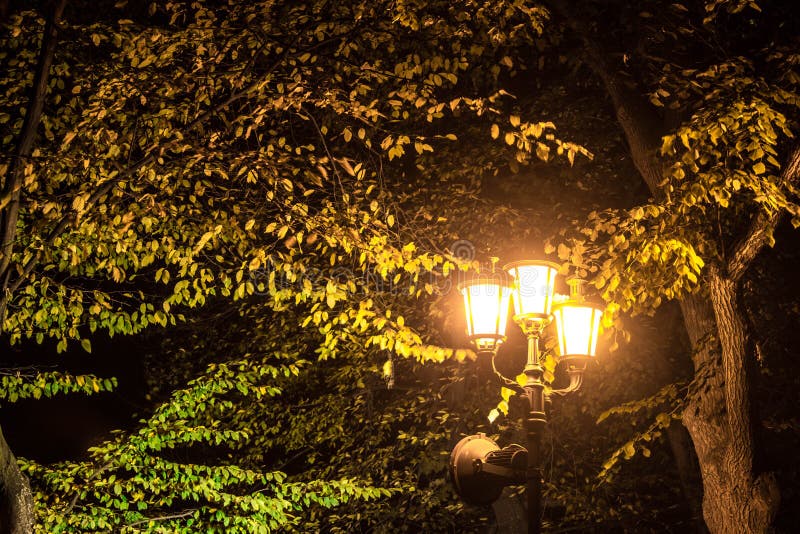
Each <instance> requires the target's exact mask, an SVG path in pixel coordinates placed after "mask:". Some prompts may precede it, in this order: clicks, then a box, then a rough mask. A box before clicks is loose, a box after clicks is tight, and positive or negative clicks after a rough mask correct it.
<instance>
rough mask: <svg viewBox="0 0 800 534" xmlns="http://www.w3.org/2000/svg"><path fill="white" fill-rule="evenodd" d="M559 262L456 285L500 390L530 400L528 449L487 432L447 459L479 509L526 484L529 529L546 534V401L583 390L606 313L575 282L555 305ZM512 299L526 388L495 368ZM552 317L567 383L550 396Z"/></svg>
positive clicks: (529, 264) (525, 265) (510, 268)
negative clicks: (546, 346)
mask: <svg viewBox="0 0 800 534" xmlns="http://www.w3.org/2000/svg"><path fill="white" fill-rule="evenodd" d="M558 269H559V267H558V265H556V264H554V263H551V262H546V261H535V260H525V261H517V262H513V263H509V264H508V265H506V266H505V267H504V268H503V270H504V271H505V272H507V273H508V275H509V276H510V277H511V280H507V279H504V277H503V275H499V274H495V273H492V274H491V275H490V276H482V277H480V278H475V279H473V280H470V281H468V282H465V283H462V284H460V285H459V290H460V291H461V293H462V295H463V296H464V307H465V311H466V315H467V333H468V335H469V337H470V340H471V341H473V342H474V343H475V346H476V348H477V349H478V353H479V354H488V355H490V356H491V358H492V369H493V370H494V372H495V374H496V375H497V377H498V378H499V379H500V381H501V382H502V384H503V386H505V387H507V388H509V389H511V390H513V391H514V392H515V393H516V394H517V395H519V396H521V397H524V398H526V399H527V400H528V414H527V417H526V418H525V433H526V438H527V448H524V447H521V446H519V445H509V446H507V447H504V448H502V449H501V448H500V447H499V446H498V445H497V444H496V443H495V442H494V441H492V440H491V439H489V438H487V437H486V436H485V435H483V434H478V435H474V436H467V437H466V438H464V439H462V440H461V441H460V442H459V443H458V444H456V446H455V448H454V449H453V452H452V454H451V455H450V474H451V478H452V480H453V482H454V484H455V486H456V491H457V492H458V494H459V495H460V496H461V497H462V498H463V499H464V500H466V501H468V502H472V503H475V504H489V503H491V502H492V501H494V500H495V499H497V498H498V497H499V495H500V492H501V491H502V489H503V487H504V486H507V485H509V484H519V483H523V482H525V483H527V488H526V493H527V501H528V532H529V533H530V534H539V532H541V517H542V509H541V487H542V473H541V460H540V458H541V435H542V431H543V429H544V427H545V426H546V424H547V414H546V411H545V402H546V398H547V396H550V395H565V394H567V393H570V392H572V391H576V390H577V389H578V388H580V386H581V383H582V381H583V372H584V370H585V369H586V363H587V362H588V361H589V359H591V358H592V357H594V355H595V353H596V349H597V336H598V332H599V328H600V317H601V314H602V310H601V308H600V307H599V306H596V305H593V304H591V303H588V302H586V300H585V298H584V297H583V293H582V287H583V280H580V279H578V278H571V279H569V280H568V281H567V283H568V284H569V286H570V297H569V299H568V300H566V301H562V302H558V303H554V302H553V299H554V297H555V294H554V289H555V279H556V275H557V273H558ZM509 298H511V300H513V303H514V316H513V319H514V322H515V323H517V325H518V326H519V327H520V329H521V330H522V332H523V333H524V334H525V336H526V337H527V338H528V357H527V362H526V364H525V368H524V370H523V373H524V374H525V383H524V385H519V383H517V382H516V381H515V380H512V379H510V378H508V377H506V376H504V375H502V374H501V373H500V372H499V371H498V370H497V367H496V366H495V362H494V358H495V356H496V355H497V349H498V347H499V346H500V344H501V343H502V342H503V341H505V324H506V321H507V316H508V309H509ZM553 316H555V319H556V329H557V336H558V345H559V353H560V358H559V363H562V362H563V363H564V364H566V365H567V373H568V375H569V380H570V381H569V385H568V386H567V387H566V388H563V389H557V390H550V391H549V392H548V391H546V383H545V381H544V368H543V367H542V362H541V359H540V357H541V354H540V351H539V338H540V337H541V335H542V332H543V330H544V328H545V327H546V326H547V325H548V324H549V323H550V321H551V320H552V318H553Z"/></svg>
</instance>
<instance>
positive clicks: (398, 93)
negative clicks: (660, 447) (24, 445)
mask: <svg viewBox="0 0 800 534" xmlns="http://www.w3.org/2000/svg"><path fill="white" fill-rule="evenodd" d="M100 7H103V8H105V9H97V10H79V9H76V10H70V9H67V10H66V11H65V14H64V17H63V20H62V22H60V23H59V24H54V25H53V27H56V28H59V33H60V34H63V36H64V37H63V39H61V40H60V41H59V43H60V44H59V46H58V47H56V46H55V42H54V36H53V37H52V38H51V37H48V36H50V35H51V33H47V32H45V36H46V37H45V38H44V39H42V40H41V43H42V44H41V45H40V44H39V38H38V37H39V35H40V33H41V32H42V26H43V23H42V21H41V19H40V18H39V17H38V15H37V14H36V13H34V12H29V11H20V12H17V13H14V14H12V15H11V16H10V18H9V21H8V29H9V32H8V35H7V37H6V39H5V40H4V42H3V49H4V56H3V61H4V70H5V72H7V73H8V74H7V76H6V77H5V78H4V79H3V83H4V84H5V88H6V89H7V90H6V91H5V101H4V102H3V104H2V105H3V109H4V112H3V114H2V115H0V121H2V123H3V124H4V125H5V126H4V128H5V131H4V137H3V144H4V147H6V150H8V147H12V146H18V147H20V146H23V144H24V143H28V144H29V145H30V146H29V147H28V149H26V150H28V151H27V152H26V151H24V150H21V149H20V150H19V151H18V157H15V158H12V160H11V162H10V163H9V164H5V165H4V166H3V173H4V174H3V176H4V181H3V185H4V191H5V193H4V196H3V204H2V209H3V225H4V226H3V227H4V229H5V230H4V231H5V234H4V235H5V236H6V238H5V240H4V242H3V256H2V262H3V263H2V264H1V265H2V271H0V279H2V280H3V288H4V291H3V294H2V296H0V309H2V310H3V317H2V327H3V332H4V334H5V335H6V336H7V337H8V339H9V340H10V341H11V342H12V343H13V342H17V341H19V340H20V339H23V338H32V339H35V340H36V341H37V342H43V341H44V340H45V339H48V338H50V339H55V340H57V341H58V349H59V350H65V349H66V348H67V347H68V343H69V341H70V340H80V342H81V345H82V346H83V347H84V348H85V349H86V350H90V349H91V344H90V342H89V336H90V335H91V333H93V332H95V331H97V330H105V331H107V332H108V333H109V334H111V335H115V334H131V333H136V332H139V331H141V330H142V329H144V328H145V327H148V326H152V325H161V326H166V325H168V324H171V325H175V324H176V323H178V322H179V321H182V320H184V315H183V311H185V310H186V309H188V308H191V307H195V306H198V305H202V304H205V303H206V301H207V300H209V299H212V300H213V299H217V298H222V297H232V298H233V299H234V300H241V299H244V298H246V297H247V296H249V295H253V294H255V293H259V294H260V295H261V296H262V297H264V303H263V305H264V306H266V307H267V309H268V310H269V313H268V314H267V316H266V317H268V318H269V320H270V321H272V322H273V323H274V326H273V328H274V329H273V330H272V332H273V333H274V334H273V335H274V339H273V343H272V345H271V346H270V347H269V351H267V352H264V351H259V353H258V354H252V353H249V354H248V353H245V354H242V355H241V357H240V358H239V359H236V360H231V361H229V362H226V363H222V364H220V363H216V362H215V363H212V364H210V366H209V367H208V369H207V371H206V372H205V373H204V374H203V375H202V376H200V377H198V378H196V379H195V380H194V381H192V382H190V383H189V385H188V386H185V387H183V388H181V389H178V390H177V391H175V392H174V393H173V394H172V395H171V396H170V398H169V399H167V400H166V401H165V402H164V403H163V404H162V405H161V407H160V408H158V409H157V410H156V411H155V413H154V414H153V415H152V416H151V417H149V418H147V419H146V420H143V421H142V426H141V429H140V430H139V431H138V432H135V433H133V434H127V435H122V436H119V437H118V438H117V439H115V440H112V441H111V442H109V443H107V444H105V445H103V446H101V447H98V448H97V449H96V450H94V451H93V453H92V454H93V460H94V462H93V463H92V464H86V463H77V464H76V463H68V464H65V465H60V466H56V467H54V468H48V467H45V466H38V465H36V464H35V463H30V462H28V463H26V464H25V468H26V471H27V472H28V473H29V474H31V475H32V476H34V477H35V479H36V484H37V488H38V489H37V491H39V499H38V500H37V503H38V508H37V513H38V517H39V519H40V521H41V522H42V527H41V528H44V529H49V528H66V529H73V530H78V531H87V530H93V529H94V530H106V529H109V528H113V529H123V530H130V531H136V530H140V529H151V528H168V529H189V530H191V529H193V528H197V527H198V526H202V528H206V529H220V530H223V529H224V530H225V531H232V529H233V530H235V529H237V528H238V529H239V530H241V531H247V532H250V531H252V528H254V527H255V526H256V525H258V527H259V528H261V529H272V528H277V527H280V526H285V525H288V524H291V523H292V522H295V521H297V520H298V518H297V516H295V515H293V514H294V513H296V512H297V511H298V510H303V509H305V508H307V507H309V506H312V505H314V504H318V505H321V506H324V507H332V506H337V505H338V504H339V503H340V502H341V501H343V500H346V499H351V498H361V499H370V498H373V497H375V496H378V495H386V494H388V493H391V492H392V491H393V488H388V489H386V488H374V487H372V486H370V485H368V484H366V483H362V482H365V481H364V480H363V477H361V478H359V479H358V480H355V479H352V478H343V479H336V480H326V481H309V482H304V483H294V482H286V481H285V477H284V475H283V474H282V473H281V472H280V471H279V470H278V471H272V470H268V469H265V468H264V467H265V466H264V465H263V464H258V465H255V466H254V465H253V464H252V463H250V461H249V459H248V457H247V456H241V457H237V456H236V455H233V456H231V455H230V454H227V453H226V451H225V450H216V449H215V448H220V447H221V448H222V449H225V448H226V447H227V448H228V449H230V450H237V449H238V448H239V445H237V443H238V442H242V441H247V440H252V438H253V433H252V430H250V428H249V427H248V428H246V429H243V428H242V425H243V423H245V422H249V419H242V417H241V416H240V415H238V411H236V408H237V407H238V406H241V403H244V404H245V405H248V406H256V407H258V406H259V401H261V400H262V399H264V397H265V396H272V395H275V394H277V393H278V391H279V386H278V385H276V384H274V383H273V382H272V381H271V379H277V377H278V376H279V375H281V376H282V375H285V374H287V373H288V374H293V373H295V372H296V369H299V366H301V365H303V362H304V361H305V359H306V358H313V359H315V360H320V361H324V360H327V359H331V358H335V357H339V356H342V355H343V353H346V351H348V350H352V349H354V348H358V349H359V351H358V352H356V353H355V357H357V358H361V359H367V360H370V359H374V358H376V356H377V355H383V354H385V351H387V350H389V351H393V352H394V353H395V354H397V355H398V356H399V357H404V358H413V359H417V360H419V361H421V362H424V361H442V360H443V359H444V358H445V357H447V356H448V355H451V354H453V353H454V351H452V350H450V349H445V348H442V347H438V346H434V345H429V344H428V343H427V338H428V337H429V336H425V335H421V334H420V333H419V332H417V331H415V329H413V328H411V326H410V325H409V324H408V323H407V322H406V320H405V317H404V316H403V315H402V314H399V313H398V311H397V310H398V307H399V309H401V310H402V309H404V308H403V306H402V303H403V302H407V301H408V300H415V299H420V298H423V299H424V298H426V297H428V296H429V295H431V294H433V293H434V292H435V289H436V288H435V285H436V284H437V283H438V281H439V280H440V279H443V278H446V277H447V276H448V274H450V273H453V272H454V271H456V270H457V269H460V268H466V267H467V266H469V262H468V261H467V262H463V261H462V262H458V261H456V260H457V258H452V257H450V256H448V255H446V254H445V253H444V252H445V248H446V247H447V246H448V245H449V243H451V242H452V241H453V238H454V232H453V230H452V228H451V227H448V226H447V225H445V224H443V223H445V222H446V219H445V218H444V217H441V215H440V213H442V210H441V206H442V204H443V203H446V201H450V200H452V197H451V196H450V189H451V188H452V187H454V186H458V187H461V188H463V190H464V191H465V195H464V199H463V200H464V201H467V200H469V199H470V198H471V195H474V193H471V192H472V191H474V190H475V189H476V188H477V187H478V186H479V181H478V180H475V179H470V178H466V179H465V178H464V177H460V176H457V175H456V168H457V167H456V166H455V165H451V166H450V167H449V168H448V167H446V166H439V167H437V168H436V172H437V173H440V177H439V179H438V182H439V184H438V185H432V186H431V187H428V188H427V189H426V190H424V191H420V190H418V189H415V188H414V187H413V185H412V184H411V182H409V183H404V181H403V179H404V177H406V178H408V177H415V178H416V179H417V180H421V181H424V180H425V179H426V178H428V177H429V176H430V175H431V173H432V172H433V171H432V169H426V167H425V165H426V164H427V163H426V159H425V157H424V156H425V154H426V153H429V152H431V151H432V150H433V147H434V146H442V145H446V144H447V143H453V142H454V141H455V140H456V139H457V138H456V136H455V134H453V133H452V132H449V131H447V130H445V129H440V128H439V127H438V126H437V123H438V122H439V119H440V118H442V117H444V116H446V115H447V116H451V115H452V114H463V115H465V116H472V117H480V116H481V115H491V116H499V115H500V114H501V112H502V111H501V107H502V104H503V102H502V101H503V100H505V101H506V102H507V101H508V98H506V97H505V96H504V93H503V92H502V91H499V89H498V87H497V79H498V77H499V75H500V73H501V71H502V70H503V69H504V68H508V67H509V66H510V65H513V62H514V60H513V59H512V57H516V52H515V49H516V47H517V46H518V44H519V43H522V42H524V40H525V39H526V36H529V35H531V34H535V33H537V32H538V31H540V29H541V24H540V19H541V16H542V11H541V10H539V9H534V8H524V9H522V10H519V9H517V10H514V9H511V7H512V4H506V3H505V2H498V3H497V4H492V5H488V6H485V7H483V8H481V13H482V14H481V16H479V17H478V18H475V19H468V18H467V17H466V15H465V13H467V12H469V11H471V8H472V7H475V6H474V5H473V4H472V3H470V2H466V3H465V4H464V5H463V6H461V8H459V9H455V10H452V11H449V3H438V4H430V5H427V6H426V7H425V9H424V10H418V9H416V8H417V7H418V6H405V5H394V4H392V5H383V4H380V3H378V4H375V5H360V4H355V5H328V4H326V3H320V4H315V3H310V4H299V5H296V4H294V3H286V4H274V3H264V4H261V3H257V4H244V3H231V4H230V5H228V6H218V5H213V6H211V5H205V4H202V3H194V4H192V5H183V4H167V5H163V6H160V5H157V4H152V5H150V6H148V7H147V8H142V7H140V6H124V5H122V6H117V7H119V8H120V9H122V10H123V11H122V12H119V13H120V15H119V16H124V17H128V18H120V19H119V20H116V19H117V17H116V16H115V15H116V13H118V12H116V11H113V10H112V8H111V6H110V5H104V6H100ZM517 7H519V8H522V7H523V6H521V5H520V6H517ZM445 8H446V9H445ZM114 9H116V7H115V8H114ZM55 18H56V19H57V18H59V17H55ZM496 25H499V26H496ZM47 27H49V26H47ZM496 27H497V28H500V27H502V28H503V31H504V32H508V33H502V34H498V35H494V36H492V35H491V32H490V30H493V29H494V28H496ZM456 28H458V32H457V31H456ZM454 35H458V38H456V39H454V38H453V36H454ZM376 49H377V50H380V51H381V52H382V54H381V55H378V56H375V55H374V53H375V50H376ZM452 54H455V55H456V56H457V57H456V58H455V59H452V58H451V57H450V56H451V55H452ZM37 57H40V58H46V57H50V58H51V61H52V67H50V68H43V69H40V71H41V75H40V79H41V83H37V84H36V86H37V87H42V86H43V87H46V88H47V91H45V93H44V94H42V95H40V97H38V98H39V100H37V99H36V98H33V99H31V98H27V94H26V93H27V88H28V85H27V84H28V79H29V72H30V65H31V63H32V62H34V61H36V59H35V58H37ZM459 80H462V81H459ZM42 84H44V85H42ZM476 93H477V94H476ZM35 94H36V95H38V94H39V93H38V92H35ZM37 106H39V109H41V110H42V112H41V118H40V120H39V121H38V124H35V123H34V124H33V126H31V127H30V128H28V129H27V130H26V129H25V127H24V126H23V125H21V124H20V122H19V121H18V120H17V119H16V117H15V110H17V109H20V108H25V109H34V108H36V107H37ZM512 124H513V126H514V129H515V131H509V132H508V133H507V134H506V141H507V142H508V144H511V143H512V142H513V143H519V144H520V145H523V144H524V145H525V146H526V147H527V149H526V150H521V151H520V152H519V153H518V155H517V157H518V158H519V159H520V160H525V159H527V158H528V157H529V154H530V153H532V152H534V150H535V151H537V153H538V154H539V157H543V158H546V157H547V152H548V151H549V150H550V148H552V149H553V151H554V152H556V151H558V152H559V153H560V154H563V155H565V156H567V157H569V158H570V159H573V158H574V157H575V155H576V154H578V153H580V152H581V149H580V147H578V146H576V145H572V144H569V143H566V142H562V141H560V140H559V139H557V138H556V137H555V135H554V134H553V125H552V124H551V123H549V122H527V121H525V122H523V121H521V120H520V119H519V117H515V118H514V120H513V121H512ZM31 128H32V131H33V133H31ZM25 132H28V134H30V135H28V134H26V133H25ZM34 133H35V135H34ZM26 135H28V137H26ZM31 135H32V136H33V138H30V136H31ZM33 141H35V143H34V142H33ZM26 146H27V145H26ZM531 146H532V147H533V148H534V150H531ZM409 153H413V154H416V156H417V157H416V158H415V159H416V160H417V161H416V165H417V167H416V168H415V167H410V168H409V167H408V165H409V163H411V162H412V161H413V159H412V158H409V157H404V156H407V155H408V154H409ZM455 163H456V164H458V162H455ZM486 168H487V169H489V170H491V168H492V163H491V161H490V160H488V158H487V163H486ZM384 169H391V172H388V170H384ZM418 183H419V182H418ZM470 204H471V205H472V206H471V205H470ZM476 204H480V201H477V200H470V202H469V203H467V202H465V203H464V204H462V205H461V206H459V210H460V212H461V213H463V214H468V213H469V212H470V209H471V207H473V206H475V205H476ZM453 215H456V211H453ZM495 217H502V214H498V215H495ZM431 223H432V224H435V226H434V231H428V229H427V228H426V227H427V226H428V225H429V224H431ZM473 224H475V223H474V221H473ZM421 229H425V230H426V233H425V235H422V234H421V233H420V230H421ZM345 267H346V268H348V269H350V271H349V272H348V273H347V275H346V276H341V273H337V271H336V268H339V269H343V268H345ZM311 273H315V275H314V276H313V277H312V276H311ZM261 275H265V276H263V277H262V276H261ZM312 280H313V282H312ZM401 282H402V283H403V285H402V286H400V283H401ZM376 285H379V286H381V287H379V288H376V287H375V286H376ZM398 287H402V288H403V290H402V291H400V292H398V291H397V290H396V288H398ZM406 306H407V305H406ZM262 320H264V319H262ZM279 332H280V333H279ZM287 332H291V333H292V334H293V335H295V336H296V340H295V341H294V343H296V345H297V347H296V349H294V350H290V349H287V348H286V347H282V346H280V345H279V344H278V343H276V342H277V341H279V340H284V339H285V336H286V334H287ZM456 354H457V356H459V357H461V358H463V357H465V355H466V353H465V352H464V351H458V352H456ZM40 378H41V377H35V378H34V380H37V381H38V380H40ZM46 378H47V377H45V379H46ZM65 380H69V381H72V380H75V381H76V382H77V380H78V378H77V377H68V378H66V379H65ZM8 387H9V389H11V388H12V387H13V388H17V389H19V388H24V387H28V384H14V385H9V386H8ZM62 389H63V388H62ZM51 390H52V384H51ZM12 394H13V391H12V393H10V394H9V398H11V397H12ZM17 396H19V395H18V394H17ZM232 397H233V398H232ZM240 397H241V398H240ZM230 411H232V412H233V415H228V414H229V412H230ZM220 421H222V422H220ZM203 446H205V447H209V448H211V449H212V452H209V453H208V454H207V455H206V457H205V458H206V460H208V459H209V458H214V459H217V460H220V459H221V458H225V463H224V465H205V466H199V465H198V466H194V467H190V466H189V465H187V463H186V462H181V461H180V459H179V458H176V457H174V456H170V455H169V454H167V453H165V452H164V451H165V450H168V449H173V448H179V449H181V450H182V451H183V450H184V449H187V448H188V449H190V450H189V451H188V452H186V454H193V453H194V452H193V451H194V450H195V449H196V448H201V449H202V447H203ZM220 455H222V456H220ZM10 465H13V462H10ZM177 473H182V475H177ZM4 474H5V471H4ZM12 475H13V476H14V477H16V478H17V479H18V478H19V477H18V475H17V474H16V473H13V474H12ZM79 478H80V480H79ZM9 480H10V479H9ZM264 485H266V486H268V488H269V490H270V491H269V492H268V493H269V494H267V493H262V488H261V486H264ZM309 492H313V493H309ZM133 503H135V507H134V504H133ZM26 506H29V505H28V504H26ZM289 510H292V511H293V512H291V513H290V512H289ZM24 521H25V523H23V520H22V519H19V520H17V524H18V525H20V526H19V528H21V529H22V530H23V531H25V530H27V529H28V528H29V526H28V525H29V521H30V519H29V518H26V519H24Z"/></svg>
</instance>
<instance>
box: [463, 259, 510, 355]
mask: <svg viewBox="0 0 800 534" xmlns="http://www.w3.org/2000/svg"><path fill="white" fill-rule="evenodd" d="M458 290H459V291H460V292H461V294H462V295H463V296H464V310H465V312H466V315H467V334H468V335H469V338H470V339H471V340H472V341H473V342H474V343H475V346H476V348H477V349H478V352H494V351H496V350H497V347H498V345H499V344H500V343H502V342H503V341H505V339H506V335H505V332H506V321H507V320H508V308H509V299H510V298H511V286H510V284H508V282H506V281H505V280H504V279H503V278H501V277H499V276H495V275H492V276H482V277H478V278H474V279H472V280H470V281H468V282H463V283H461V284H459V286H458Z"/></svg>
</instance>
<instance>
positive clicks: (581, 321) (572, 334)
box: [553, 303, 602, 357]
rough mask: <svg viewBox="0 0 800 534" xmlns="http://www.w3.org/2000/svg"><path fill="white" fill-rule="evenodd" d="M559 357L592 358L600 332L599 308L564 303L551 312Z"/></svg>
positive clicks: (600, 314)
mask: <svg viewBox="0 0 800 534" xmlns="http://www.w3.org/2000/svg"><path fill="white" fill-rule="evenodd" d="M553 315H555V318H556V329H557V333H558V348H559V351H560V352H561V356H562V357H565V356H573V357H574V356H584V357H593V356H594V355H595V354H596V352H597V336H598V334H599V332H600V317H601V316H602V312H601V310H600V309H599V308H596V307H594V306H589V305H586V304H577V303H565V304H561V305H559V306H557V307H556V308H555V309H554V310H553Z"/></svg>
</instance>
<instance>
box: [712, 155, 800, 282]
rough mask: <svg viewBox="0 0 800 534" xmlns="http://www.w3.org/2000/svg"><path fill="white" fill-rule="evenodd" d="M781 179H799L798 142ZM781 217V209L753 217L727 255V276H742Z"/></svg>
mask: <svg viewBox="0 0 800 534" xmlns="http://www.w3.org/2000/svg"><path fill="white" fill-rule="evenodd" d="M781 181H782V182H783V183H784V184H796V183H797V182H798V181H800V144H795V146H794V147H793V148H792V150H791V152H790V154H789V159H788V161H787V163H786V165H785V166H784V168H783V172H782V173H781ZM782 218H783V212H782V211H778V212H775V213H773V214H772V215H767V214H766V213H763V212H761V213H759V214H758V215H756V216H755V217H754V218H753V220H752V222H751V223H750V227H749V228H748V230H747V233H746V234H745V235H744V236H742V237H741V238H740V239H739V240H738V241H737V242H736V244H735V245H734V246H733V250H732V251H731V253H730V254H729V256H728V257H729V258H730V259H729V260H728V265H727V275H728V277H729V278H731V279H732V280H733V281H734V282H736V281H738V280H739V279H740V278H741V277H742V275H743V274H744V273H745V272H746V271H747V268H748V267H749V266H750V264H751V263H752V262H753V260H754V259H755V257H756V256H757V255H758V253H759V252H761V250H762V249H763V248H764V246H765V245H766V244H767V243H769V241H770V238H771V237H772V233H773V232H774V231H775V228H776V227H777V226H778V223H780V221H781V219H782Z"/></svg>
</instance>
